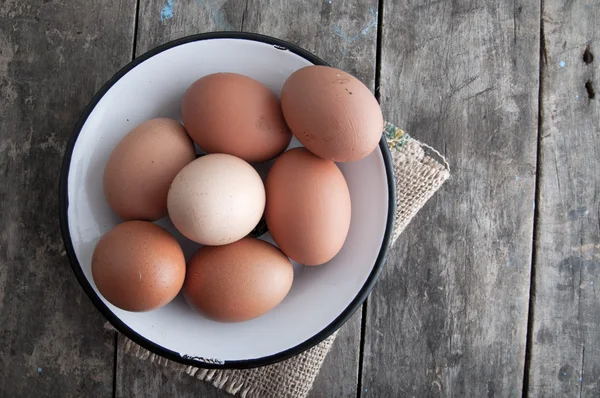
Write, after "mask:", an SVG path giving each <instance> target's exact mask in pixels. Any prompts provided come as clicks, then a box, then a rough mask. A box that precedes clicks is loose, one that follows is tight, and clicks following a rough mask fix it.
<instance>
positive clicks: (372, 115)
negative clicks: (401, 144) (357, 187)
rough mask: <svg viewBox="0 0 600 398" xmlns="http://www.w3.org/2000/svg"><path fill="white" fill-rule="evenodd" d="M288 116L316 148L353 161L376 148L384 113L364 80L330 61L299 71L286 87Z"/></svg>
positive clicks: (309, 146)
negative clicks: (332, 64)
mask: <svg viewBox="0 0 600 398" xmlns="http://www.w3.org/2000/svg"><path fill="white" fill-rule="evenodd" d="M281 106H282V109H283V115H284V116H285V121H286V122H287V124H288V126H289V127H290V129H291V130H292V133H293V134H294V135H295V136H296V138H298V140H299V141H300V142H301V143H302V144H303V145H304V146H305V147H306V148H307V149H308V150H310V151H311V152H313V153H314V154H316V155H318V156H320V157H322V158H323V159H329V160H333V161H335V162H352V161H355V160H359V159H362V158H364V157H366V156H368V155H369V154H370V153H371V152H373V150H374V149H375V148H376V147H377V144H378V143H379V141H380V140H381V135H382V130H383V115H382V113H381V108H380V107H379V104H378V103H377V100H376V99H375V97H374V96H373V94H372V93H371V91H370V90H369V88H368V87H367V86H365V85H364V84H363V83H362V82H361V81H360V80H358V79H357V78H355V77H354V76H352V75H350V74H348V73H346V72H344V71H341V70H339V69H335V68H331V67H328V66H321V65H317V66H307V67H304V68H302V69H299V70H297V71H296V72H294V73H293V74H292V75H290V77H289V78H288V79H287V80H286V82H285V84H284V85H283V89H282V91H281Z"/></svg>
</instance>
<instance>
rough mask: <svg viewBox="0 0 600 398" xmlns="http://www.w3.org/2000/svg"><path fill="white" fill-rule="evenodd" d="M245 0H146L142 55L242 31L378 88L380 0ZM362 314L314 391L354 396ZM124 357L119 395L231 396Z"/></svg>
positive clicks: (343, 336) (342, 333)
mask: <svg viewBox="0 0 600 398" xmlns="http://www.w3.org/2000/svg"><path fill="white" fill-rule="evenodd" d="M239 3H240V2H231V1H223V0H212V1H199V0H183V1H174V2H168V1H164V0H153V1H148V2H142V3H141V7H140V15H139V23H138V26H139V29H138V33H137V47H136V54H137V55H140V54H142V53H144V52H145V51H147V50H149V49H151V48H153V47H155V46H156V45H159V44H161V43H164V42H166V41H169V40H172V39H175V38H178V37H182V36H185V35H189V34H194V33H199V32H206V31H216V30H237V31H239V30H243V31H249V32H255V33H262V34H267V35H271V36H275V37H278V38H281V39H284V40H288V41H290V42H293V43H295V44H297V45H299V46H301V47H303V48H305V49H307V50H309V51H312V52H314V53H315V54H317V55H318V56H320V57H322V58H323V59H325V60H326V61H328V62H330V63H331V64H332V65H334V66H336V67H339V68H342V69H344V70H347V71H348V72H350V73H353V74H354V75H356V76H357V77H359V78H360V79H361V80H362V81H363V82H365V84H367V85H368V86H369V87H373V88H374V82H375V53H376V30H377V1H376V0H369V1H366V2H365V1H356V0H355V1H349V0H344V1H332V2H329V1H323V0H309V1H302V2H282V1H268V0H262V1H250V0H249V1H248V2H247V5H246V8H245V10H243V9H242V8H241V7H239ZM283 16H285V17H283ZM360 313H361V312H360V311H358V313H357V315H355V316H354V317H353V318H352V320H350V321H349V322H348V323H347V324H346V325H345V326H344V327H343V328H342V329H341V330H340V334H339V335H338V339H337V340H338V341H337V342H336V343H335V344H334V347H333V349H332V352H331V353H330V354H329V356H328V358H327V360H326V363H325V366H324V370H323V371H322V372H321V373H320V375H319V377H318V379H317V380H316V382H315V387H314V390H313V392H312V395H313V396H315V397H319V396H336V397H347V396H355V394H356V382H357V374H358V361H359V345H360V319H361V315H360ZM119 358H120V359H119V365H118V376H117V391H118V395H119V396H164V395H167V396H168V395H169V394H171V395H173V394H175V393H177V394H178V395H180V396H192V395H193V394H196V395H198V394H199V391H201V392H202V394H205V395H206V396H213V395H214V396H225V394H224V393H219V392H216V390H214V389H212V387H209V386H206V385H204V383H199V382H197V381H195V380H194V381H177V384H176V385H166V383H156V382H153V381H152V380H154V379H155V377H157V375H159V374H160V375H165V374H169V375H170V376H168V377H169V379H170V378H171V377H172V372H171V371H169V370H165V369H162V370H161V369H159V367H157V366H154V365H149V364H146V363H143V362H141V361H139V360H138V359H135V358H132V357H129V356H127V355H125V356H122V355H120V356H119ZM161 377H162V376H161ZM184 377H185V376H184ZM140 380H143V381H140ZM146 381H147V382H146ZM174 383H175V382H174ZM203 396H204V395H203Z"/></svg>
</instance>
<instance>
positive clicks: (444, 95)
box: [0, 0, 600, 397]
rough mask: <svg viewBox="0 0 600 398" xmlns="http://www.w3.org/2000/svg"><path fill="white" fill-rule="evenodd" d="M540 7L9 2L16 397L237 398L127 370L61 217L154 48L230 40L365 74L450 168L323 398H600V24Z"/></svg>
mask: <svg viewBox="0 0 600 398" xmlns="http://www.w3.org/2000/svg"><path fill="white" fill-rule="evenodd" d="M541 3H542V4H540V2H539V1H525V0H520V1H519V0H516V1H509V0H497V1H481V0H480V1H473V0H471V1H469V0H453V1H429V0H414V1H392V0H380V1H379V2H377V1H375V0H367V1H350V0H303V1H301V2H300V1H269V0H263V1H248V0H247V1H246V2H245V3H244V2H243V1H239V2H238V1H234V0H228V1H224V0H142V1H140V0H137V1H136V0H101V1H88V0H70V1H67V0H44V1H38V0H20V1H17V0H3V1H2V2H0V172H1V176H0V181H1V184H0V203H1V206H2V211H1V212H0V226H1V231H2V232H1V233H0V396H1V397H30V396H52V397H80V396H81V397H83V396H85V397H110V396H118V397H131V396H139V397H151V396H156V397H166V396H169V397H171V396H181V397H192V396H194V397H196V396H198V397H199V396H202V397H221V396H225V395H226V394H224V393H222V392H219V391H218V390H216V389H214V388H212V387H211V386H208V385H205V384H203V383H200V382H197V381H195V380H193V379H191V378H188V377H186V376H178V375H175V374H174V373H172V372H171V371H169V370H166V369H164V368H161V367H158V366H154V365H149V364H148V363H144V362H141V361H139V360H137V359H135V358H132V357H129V356H126V355H123V354H122V353H121V352H119V351H118V349H117V348H116V347H117V346H116V343H117V341H116V340H117V336H116V335H115V334H114V333H112V332H107V331H105V330H104V329H103V324H104V319H103V318H102V316H101V315H100V313H99V312H98V311H96V309H95V308H94V307H93V306H92V304H91V302H90V301H89V300H88V299H87V297H86V296H85V295H84V293H83V290H82V289H81V288H80V287H79V285H78V283H77V281H76V280H75V277H74V275H73V273H72V271H71V269H70V267H69V265H68V262H67V259H66V257H65V252H64V250H63V243H62V240H61V238H60V233H59V227H58V217H57V214H58V210H57V207H58V197H57V181H58V173H59V167H60V165H61V158H62V154H63V150H64V148H65V145H66V142H67V139H68V137H69V135H70V134H71V130H72V128H73V126H74V124H75V121H76V120H77V118H78V116H79V115H80V114H81V112H82V110H83V109H84V106H85V105H86V104H87V102H88V101H89V100H90V99H91V97H92V95H93V94H94V92H95V91H96V90H98V88H99V87H100V86H101V85H102V84H103V83H104V82H105V81H106V80H107V79H108V78H110V77H111V76H112V75H113V74H114V73H115V72H116V71H117V70H118V69H119V68H120V67H122V66H123V65H125V64H127V63H128V62H129V61H131V59H132V58H134V57H135V56H138V55H140V54H143V53H144V52H145V51H147V50H149V49H151V48H153V47H155V46H156V45H158V44H161V43H164V42H166V41H169V40H171V39H175V38H178V37H181V36H184V35H188V34H193V33H198V32H207V31H217V30H235V31H240V30H241V31H249V32H258V33H263V34H268V35H272V36H276V37H279V38H282V39H284V40H288V41H290V42H293V43H296V44H298V45H300V46H301V47H304V48H306V49H308V50H309V51H312V52H314V53H315V54H317V55H318V56H320V57H322V58H323V59H325V60H326V61H328V62H330V63H331V64H332V65H334V66H336V67H339V68H342V69H345V70H347V71H349V72H350V73H353V74H354V75H356V76H357V77H359V78H360V79H361V80H362V81H363V82H365V83H366V84H367V85H368V86H369V87H371V88H373V89H374V91H375V93H376V95H377V96H378V98H379V99H380V102H381V105H382V107H383V111H384V114H385V116H386V118H387V119H388V120H391V121H394V122H396V123H397V124H398V125H400V126H402V127H403V128H404V129H406V130H407V131H408V132H409V133H410V134H411V135H413V136H414V137H416V138H418V139H420V140H422V141H424V142H427V143H429V144H430V145H432V146H433V147H435V148H438V149H439V150H440V151H441V152H442V153H443V154H445V155H446V156H447V158H448V160H449V162H450V164H451V167H452V173H453V177H452V178H451V180H450V181H449V182H447V183H446V185H445V186H444V187H443V189H442V190H441V191H440V192H439V193H438V194H436V195H435V197H434V198H433V199H432V200H431V201H430V202H429V203H428V204H427V206H426V207H425V208H424V209H423V210H422V211H421V212H420V213H419V215H418V216H417V217H416V219H415V220H414V221H413V222H412V224H411V225H410V226H409V228H408V229H407V230H406V231H405V232H404V234H403V235H402V237H401V238H400V240H399V242H398V244H397V245H396V246H395V248H394V249H393V251H392V252H391V254H390V255H389V258H388V263H387V266H386V268H385V271H384V272H383V274H382V276H381V279H380V280H379V282H378V283H377V286H376V288H375V290H374V291H373V293H372V294H371V296H370V298H369V299H368V302H367V303H366V304H365V305H364V306H363V309H362V311H359V312H358V313H357V314H356V315H355V316H354V317H353V318H352V319H351V320H350V321H349V322H348V323H347V324H346V325H345V326H344V327H343V328H342V329H341V334H340V336H339V338H338V339H337V341H336V343H335V346H334V349H333V351H332V352H331V354H330V355H329V357H328V358H327V360H326V363H325V367H324V369H323V371H322V372H321V374H320V375H319V377H318V380H317V382H316V385H315V387H314V391H313V393H312V396H313V397H356V396H361V397H369V396H373V397H410V396H416V397H422V396H433V397H437V396H455V397H485V396H487V397H496V396H503V397H504V396H510V397H517V396H521V395H522V394H524V395H528V396H532V397H558V396H560V397H562V396H565V397H575V396H580V397H581V396H583V397H598V396H600V294H599V292H600V224H599V220H600V179H599V178H598V175H599V173H600V105H599V102H600V97H598V96H595V93H594V90H596V91H598V90H599V89H600V57H599V56H596V58H595V59H594V55H595V54H596V53H598V54H600V39H599V38H598V37H599V33H598V32H600V30H599V29H600V3H598V2H597V1H594V0H573V1H566V0H564V1H560V0H543V1H542V2H541Z"/></svg>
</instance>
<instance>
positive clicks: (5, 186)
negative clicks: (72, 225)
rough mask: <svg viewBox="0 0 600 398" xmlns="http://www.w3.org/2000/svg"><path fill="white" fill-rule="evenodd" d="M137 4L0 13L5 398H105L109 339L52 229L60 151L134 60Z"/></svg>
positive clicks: (32, 6)
mask: <svg viewBox="0 0 600 398" xmlns="http://www.w3.org/2000/svg"><path fill="white" fill-rule="evenodd" d="M134 12H135V0H120V1H117V0H114V1H109V0H106V1H103V2H101V3H100V2H98V3H93V2H92V3H90V2H89V1H84V0H74V1H68V2H67V1H54V2H48V1H44V2H41V1H34V0H23V1H12V0H8V1H3V2H0V170H1V171H0V176H1V177H0V181H1V183H0V203H2V205H1V206H2V211H0V225H2V233H0V396H2V397H33V396H54V397H56V396H60V397H81V396H91V397H100V396H111V395H112V390H113V364H114V352H115V351H114V350H115V336H114V334H111V333H106V332H105V331H104V328H103V323H104V319H103V317H102V315H101V314H100V313H99V312H98V311H96V309H95V308H94V307H93V305H92V304H91V302H90V301H89V300H88V298H87V296H85V294H84V292H83V290H82V289H81V288H80V286H79V285H78V283H77V280H76V279H75V277H74V275H73V273H72V271H71V269H70V266H69V264H68V261H67V258H66V256H65V252H64V250H63V243H62V239H61V237H60V231H59V227H58V196H57V193H58V187H57V183H58V176H59V171H60V166H61V163H62V155H63V151H64V148H65V144H66V141H67V139H68V137H69V136H70V134H71V131H72V129H73V126H74V125H75V122H76V120H77V119H78V117H79V115H80V113H81V112H82V111H83V109H84V107H85V105H86V104H87V103H88V101H89V100H90V99H91V97H92V95H93V94H94V92H95V91H96V90H97V89H98V88H99V87H100V85H101V84H102V83H103V82H104V81H105V80H106V79H108V78H109V77H110V75H111V74H112V73H114V72H115V71H116V70H117V69H118V68H119V67H121V66H122V65H124V64H125V63H126V62H128V61H129V60H130V59H131V51H132V44H133V22H134Z"/></svg>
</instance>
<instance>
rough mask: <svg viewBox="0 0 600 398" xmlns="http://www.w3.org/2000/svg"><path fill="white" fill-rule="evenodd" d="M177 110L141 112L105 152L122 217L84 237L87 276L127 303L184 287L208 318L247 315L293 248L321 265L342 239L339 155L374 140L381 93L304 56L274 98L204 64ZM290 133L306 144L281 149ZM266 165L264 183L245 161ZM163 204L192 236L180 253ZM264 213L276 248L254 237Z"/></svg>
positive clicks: (360, 153) (157, 299)
mask: <svg viewBox="0 0 600 398" xmlns="http://www.w3.org/2000/svg"><path fill="white" fill-rule="evenodd" d="M181 111H182V121H183V124H181V123H180V122H178V121H176V120H171V119H165V118H156V119H151V120H148V121H146V122H144V123H142V124H140V125H139V126H137V127H136V128H135V129H133V130H132V131H131V132H129V133H128V134H127V135H126V136H125V137H124V138H123V139H122V140H121V141H120V142H119V143H118V145H117V146H116V147H115V148H114V150H113V151H112V153H111V155H110V157H109V159H108V162H107V163H106V167H105V169H104V180H103V184H104V193H105V196H106V200H107V202H108V204H109V206H110V208H111V209H112V210H113V211H114V212H115V213H116V214H117V215H118V216H119V217H120V218H121V219H122V220H123V222H122V223H120V224H118V225H117V226H115V227H114V228H113V229H111V230H110V231H108V232H107V233H106V234H104V235H103V236H102V237H101V239H100V240H99V241H98V243H97V245H96V247H95V249H94V252H93V255H92V275H93V278H94V282H95V284H96V287H97V288H98V290H99V292H100V293H101V294H102V295H103V296H104V298H105V299H106V300H108V301H109V302H110V303H112V304H113V305H115V306H116V307H119V308H121V309H123V310H126V311H149V310H153V309H156V308H160V307H162V306H164V305H166V304H167V303H169V302H170V301H171V300H173V299H174V298H175V297H176V296H177V295H178V294H179V293H180V292H181V291H182V290H183V295H184V297H185V298H186V300H187V302H188V303H189V304H190V305H191V306H192V307H194V308H195V309H197V310H198V311H199V312H200V313H202V314H203V315H204V316H206V317H208V318H210V319H213V320H216V321H222V322H240V321H246V320H249V319H253V318H256V317H258V316H261V315H263V314H265V313H266V312H268V311H270V310H271V309H273V308H274V307H276V306H277V305H278V304H279V303H280V302H281V301H282V300H283V299H284V298H285V296H286V295H287V294H288V292H289V290H290V288H291V286H292V282H293V277H294V272H293V268H292V263H291V261H290V259H291V260H294V261H296V262H298V263H300V264H304V265H307V266H316V265H321V264H325V263H327V262H328V261H330V260H331V259H332V258H334V257H335V256H336V255H337V253H338V252H339V251H340V250H341V248H342V246H343V245H344V242H345V240H346V236H347V234H348V230H349V228H350V216H351V202H350V193H349V191H348V186H347V184H346V180H345V179H344V176H343V174H342V173H341V171H340V169H339V168H338V166H337V165H336V163H335V162H352V161H356V160H359V159H362V158H364V157H366V156H368V155H369V154H370V153H371V152H373V150H375V148H376V147H377V145H378V143H379V140H380V139H381V132H382V129H383V117H382V114H381V110H380V108H379V104H378V103H377V101H376V99H375V98H374V96H373V95H372V93H371V91H370V90H369V89H368V88H367V87H366V86H365V85H364V84H363V83H361V82H360V81H359V80H358V79H356V78H355V77H353V76H351V75H350V74H348V73H346V72H343V71H341V70H338V69H335V68H331V67H326V66H309V67H305V68H302V69H300V70H298V71H296V72H294V73H293V74H292V75H291V76H290V77H289V78H288V79H287V80H286V82H285V84H284V86H283V89H282V92H281V100H280V99H279V98H278V97H277V96H276V95H275V94H274V93H273V92H272V91H271V90H270V89H269V88H268V87H266V86H265V85H263V84H262V83H260V82H258V81H256V80H254V79H251V78H249V77H247V76H243V75H239V74H235V73H215V74H211V75H207V76H204V77H202V78H200V79H199V80H197V81H196V82H194V83H193V84H192V85H191V86H190V87H189V88H188V89H187V91H186V92H185V94H184V96H183V99H182V103H181ZM292 135H293V136H295V137H296V138H297V139H298V141H300V143H302V145H303V146H304V147H299V148H294V149H289V150H287V151H286V148H288V146H289V144H290V142H291V140H292ZM196 145H197V146H198V147H200V148H201V149H202V150H203V152H205V153H206V154H205V155H201V156H199V155H197V154H196ZM271 163H272V165H271V167H270V169H269V171H268V174H267V176H266V179H265V181H264V183H263V179H262V178H261V176H260V175H259V173H258V172H257V170H256V169H255V167H257V166H260V165H262V166H264V165H265V164H266V165H270V164H271ZM166 216H168V217H169V218H170V220H171V221H172V223H173V225H174V226H175V228H176V229H177V230H178V231H179V232H180V233H181V234H183V235H184V236H185V237H187V238H188V239H190V240H192V241H194V242H196V243H198V244H199V245H198V247H199V249H198V250H197V251H196V253H195V254H194V255H193V256H192V257H191V259H190V260H189V261H188V262H187V264H186V260H185V257H184V253H183V250H182V248H181V246H180V245H179V243H178V242H177V240H176V239H175V238H174V237H173V236H172V235H171V234H170V233H169V232H168V231H167V230H165V229H163V228H162V227H160V226H158V225H156V224H154V222H155V221H157V220H159V219H161V218H163V217H166ZM263 218H264V221H265V222H266V225H267V227H268V230H269V232H270V234H271V236H272V238H273V240H274V241H275V243H276V244H277V246H275V245H272V244H271V243H269V242H266V241H264V240H260V239H258V238H255V237H252V236H253V234H251V232H252V231H253V230H255V228H257V225H259V223H260V222H261V220H262V219H263Z"/></svg>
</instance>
